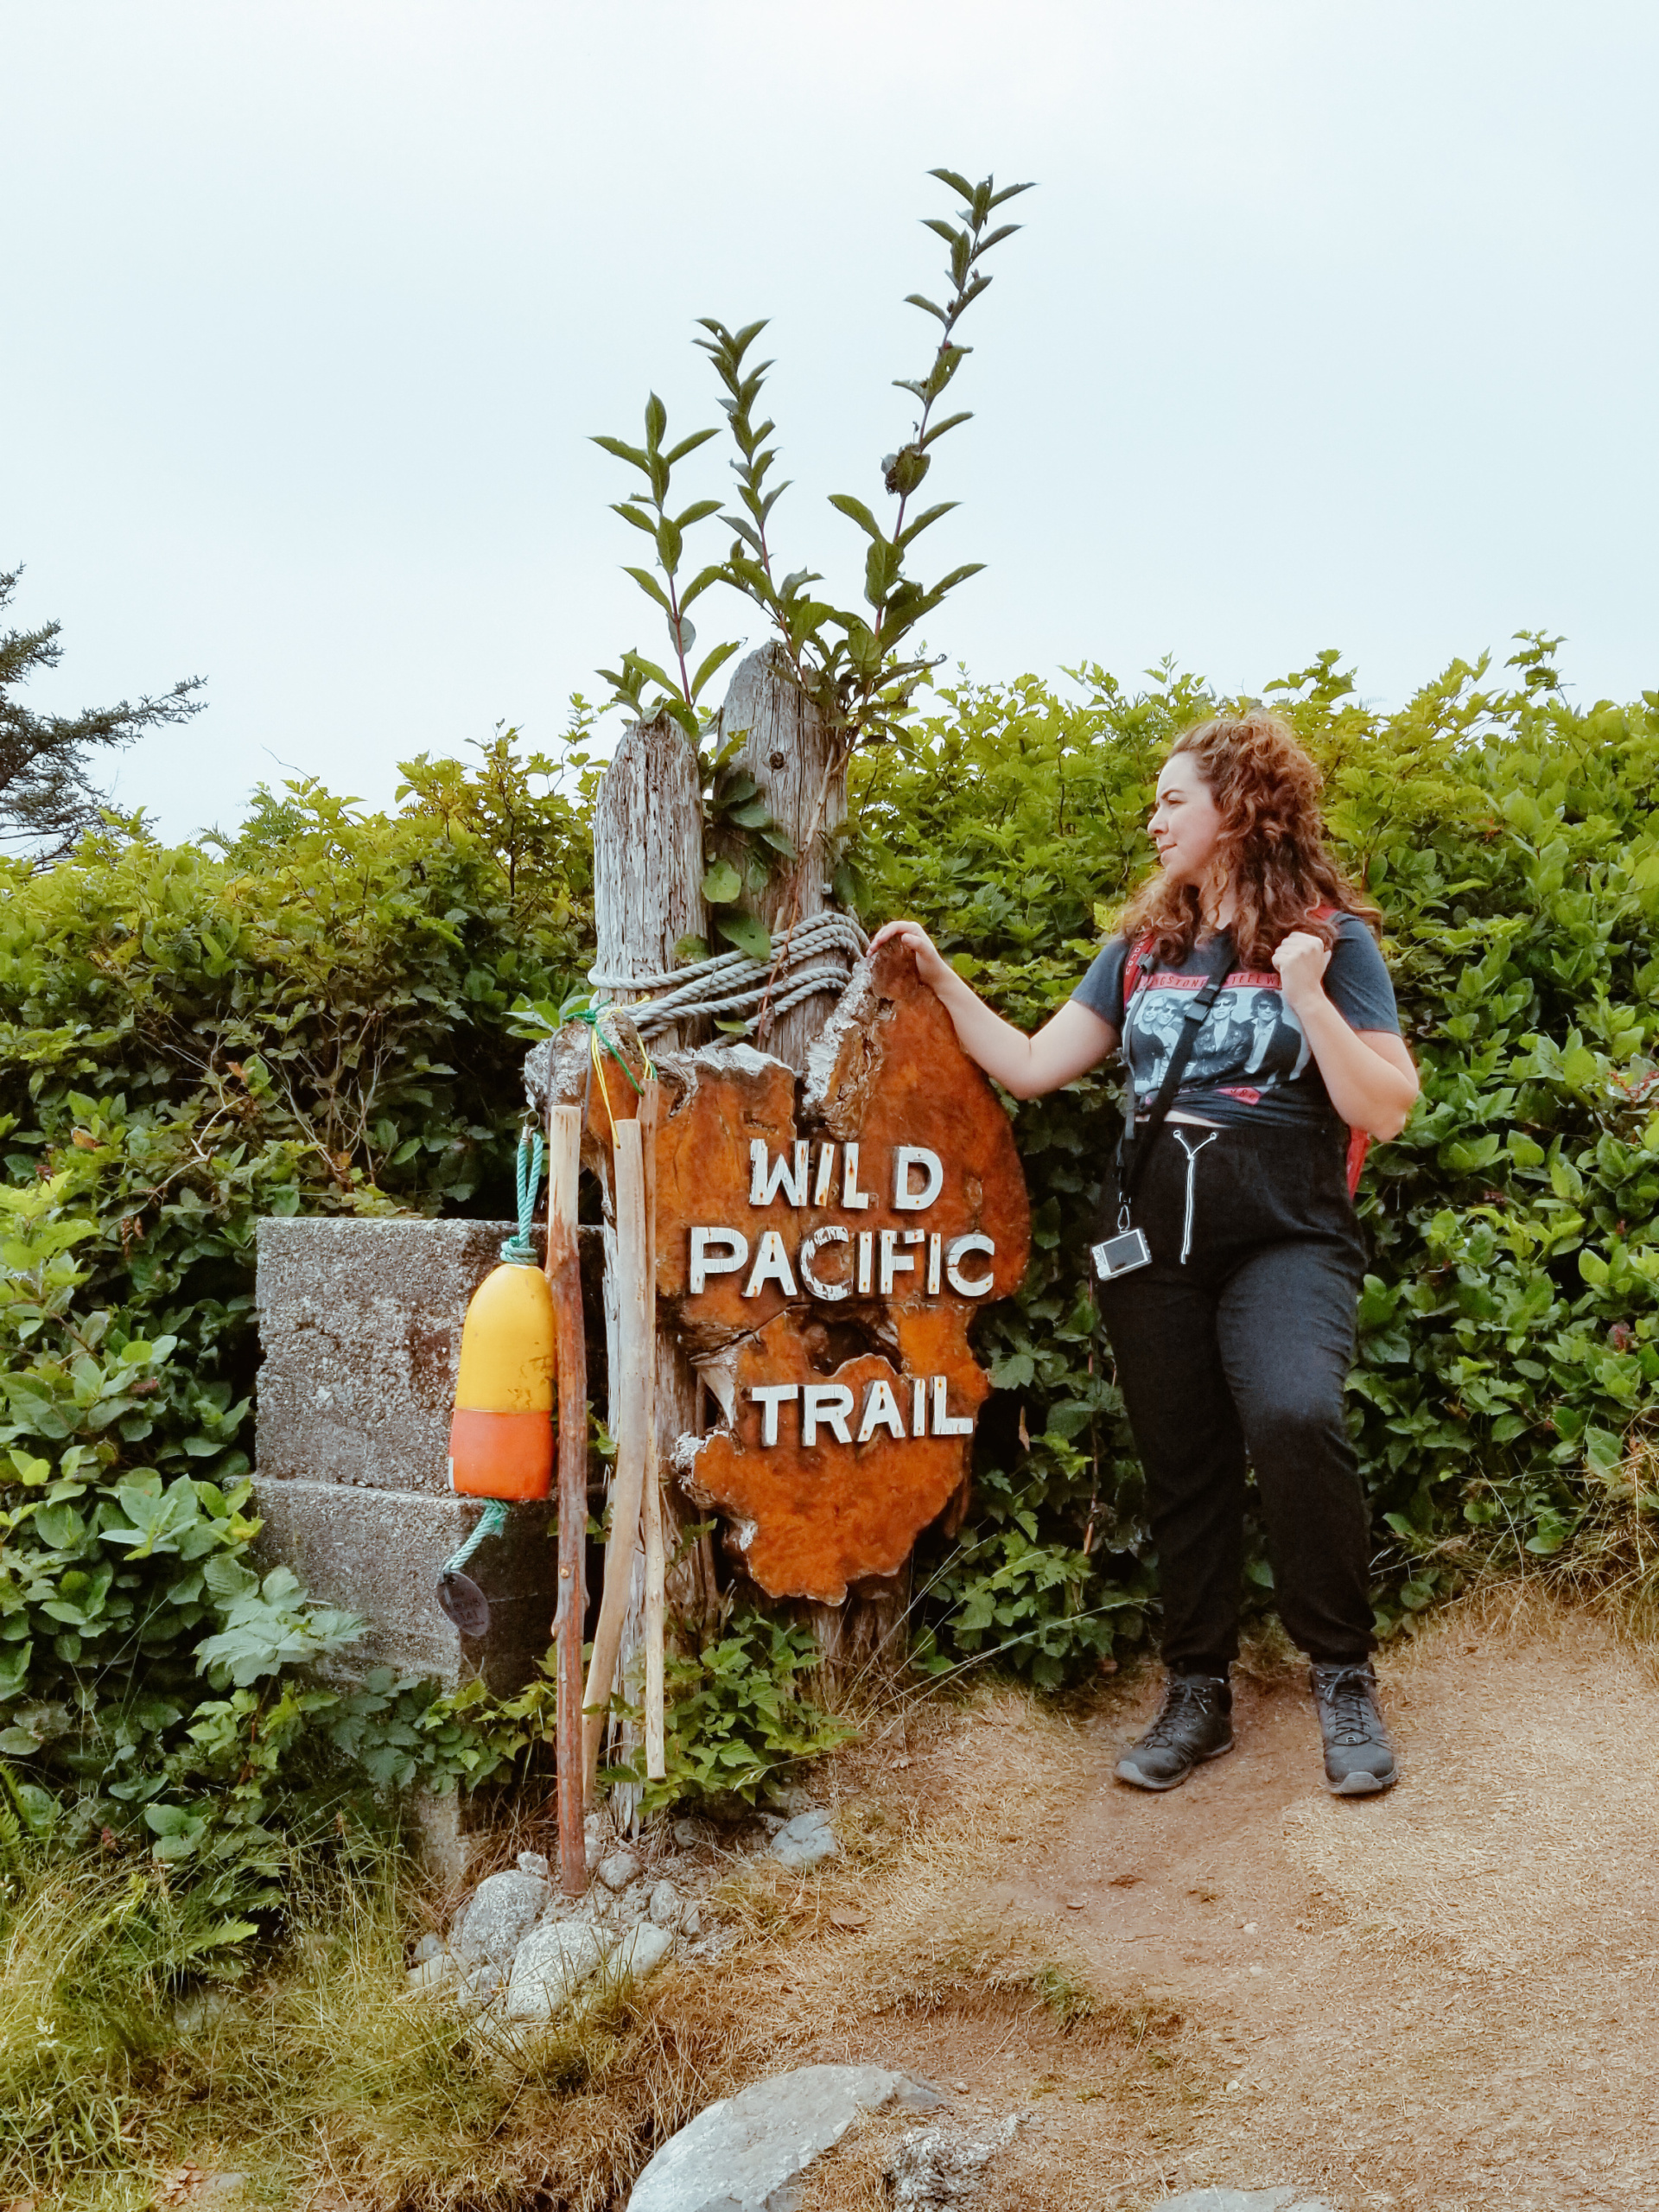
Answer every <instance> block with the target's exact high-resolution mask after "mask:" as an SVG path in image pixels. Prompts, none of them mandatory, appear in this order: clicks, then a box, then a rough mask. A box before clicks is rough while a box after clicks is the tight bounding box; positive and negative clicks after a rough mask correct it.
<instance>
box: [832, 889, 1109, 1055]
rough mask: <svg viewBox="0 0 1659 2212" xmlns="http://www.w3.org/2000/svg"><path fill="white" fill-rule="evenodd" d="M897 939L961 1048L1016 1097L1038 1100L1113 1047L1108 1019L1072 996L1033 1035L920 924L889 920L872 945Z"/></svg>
mask: <svg viewBox="0 0 1659 2212" xmlns="http://www.w3.org/2000/svg"><path fill="white" fill-rule="evenodd" d="M889 938H898V939H899V942H900V944H904V945H906V946H907V947H908V948H909V950H911V951H912V953H913V954H914V955H915V957H916V972H917V974H918V976H920V977H921V979H922V981H923V982H925V983H926V984H927V985H928V986H929V987H930V988H931V989H932V991H933V992H934V993H935V994H936V995H937V996H938V1001H939V1003H940V1004H941V1005H942V1006H943V1007H944V1010H945V1012H946V1013H947V1014H949V1015H950V1019H951V1020H952V1022H953V1023H954V1024H955V1025H956V1032H957V1037H958V1038H959V1039H960V1040H961V1043H962V1049H963V1052H966V1053H967V1055H968V1057H969V1059H970V1060H977V1061H978V1063H979V1065H980V1066H981V1067H982V1068H983V1069H984V1071H985V1072H986V1074H987V1075H989V1076H995V1078H996V1080H997V1081H998V1082H999V1083H1000V1084H1001V1085H1002V1088H1003V1089H1004V1090H1011V1091H1012V1092H1013V1093H1014V1096H1015V1097H1016V1098H1040V1097H1041V1096H1043V1094H1044V1092H1045V1091H1049V1090H1059V1089H1060V1088H1061V1086H1062V1085H1063V1084H1068V1083H1071V1082H1072V1081H1073V1080H1074V1079H1075V1078H1076V1077H1078V1076H1080V1075H1084V1074H1086V1073H1087V1072H1088V1071H1089V1070H1090V1068H1092V1067H1096V1066H1097V1065H1099V1063H1100V1062H1101V1061H1102V1060H1103V1059H1104V1058H1106V1057H1107V1055H1108V1054H1109V1053H1110V1052H1115V1051H1116V1049H1117V1032H1116V1029H1114V1028H1113V1027H1112V1025H1111V1023H1110V1022H1109V1021H1103V1020H1101V1018H1100V1016H1099V1015H1098V1014H1090V1011H1089V1009H1088V1007H1086V1006H1080V1005H1079V1004H1078V1003H1077V1000H1075V999H1070V1000H1068V1001H1066V1003H1065V1005H1064V1006H1063V1007H1061V1008H1060V1010H1059V1012H1058V1014H1056V1015H1055V1016H1054V1017H1053V1019H1052V1020H1050V1021H1046V1022H1045V1023H1044V1024H1043V1027H1041V1028H1040V1029H1039V1031H1038V1032H1037V1034H1036V1035H1035V1036H1034V1037H1027V1035H1026V1033H1024V1031H1023V1030H1020V1029H1016V1028H1015V1027H1014V1024H1013V1023H1012V1022H1011V1021H1004V1020H1003V1019H1002V1017H1001V1014H993V1013H992V1011H991V1009H990V1007H988V1006H987V1005H986V1003H985V1001H984V1000H983V999H982V998H981V997H980V996H979V995H978V994H977V993H976V992H975V991H974V990H972V989H970V988H969V985H968V984H966V983H965V982H963V979H962V977H961V976H958V975H957V971H956V969H954V968H953V967H951V965H950V963H949V961H947V960H946V959H945V958H944V957H943V955H942V954H941V953H940V951H939V950H938V946H937V945H936V944H934V943H933V940H932V939H931V938H930V937H929V936H928V934H927V931H925V929H924V928H923V927H922V925H921V924H920V923H919V922H889V923H888V924H887V926H886V928H885V929H880V930H878V931H876V934H875V938H874V944H872V948H871V949H872V950H874V945H877V944H885V943H886V942H887V940H888V939H889Z"/></svg>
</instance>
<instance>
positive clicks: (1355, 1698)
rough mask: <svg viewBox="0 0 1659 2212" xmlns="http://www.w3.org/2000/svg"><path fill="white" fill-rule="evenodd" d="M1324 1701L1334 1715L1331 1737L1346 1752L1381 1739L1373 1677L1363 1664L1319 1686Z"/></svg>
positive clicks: (1321, 1698) (1348, 1669) (1348, 1668)
mask: <svg viewBox="0 0 1659 2212" xmlns="http://www.w3.org/2000/svg"><path fill="white" fill-rule="evenodd" d="M1319 1698H1320V1701H1321V1702H1322V1703H1323V1704H1324V1705H1325V1707H1326V1709H1327V1711H1328V1712H1329V1713H1330V1715H1331V1738H1332V1742H1333V1743H1335V1744H1338V1745H1341V1746H1342V1748H1343V1749H1344V1751H1357V1749H1358V1748H1359V1746H1360V1745H1362V1744H1374V1743H1376V1740H1377V1726H1378V1720H1377V1712H1376V1706H1375V1704H1374V1703H1373V1702H1372V1698H1371V1678H1370V1674H1369V1673H1368V1672H1367V1671H1366V1669H1364V1668H1363V1667H1346V1668H1344V1669H1343V1671H1342V1673H1341V1674H1339V1675H1335V1676H1333V1677H1332V1679H1331V1680H1330V1681H1323V1682H1321V1683H1320V1685H1319Z"/></svg>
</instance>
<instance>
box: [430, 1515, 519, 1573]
mask: <svg viewBox="0 0 1659 2212" xmlns="http://www.w3.org/2000/svg"><path fill="white" fill-rule="evenodd" d="M506 1526H507V1507H506V1503H505V1499H502V1498H499V1497H493V1498H492V1499H491V1500H490V1502H489V1503H488V1504H487V1505H486V1507H485V1509H484V1510H483V1511H482V1513H480V1515H479V1516H478V1526H477V1527H476V1528H475V1529H474V1530H473V1533H472V1535H470V1536H468V1537H467V1541H466V1542H465V1543H464V1544H463V1545H462V1546H461V1549H460V1550H459V1551H458V1552H452V1553H451V1554H450V1555H449V1557H448V1559H447V1560H445V1561H444V1562H443V1565H442V1567H440V1568H439V1569H438V1572H439V1573H440V1574H459V1573H461V1568H462V1567H465V1566H466V1564H467V1560H469V1559H471V1557H472V1555H473V1554H474V1552H475V1551H476V1550H477V1549H478V1548H479V1546H480V1544H481V1543H482V1542H483V1541H484V1539H485V1537H486V1536H499V1535H503V1534H505V1529H506Z"/></svg>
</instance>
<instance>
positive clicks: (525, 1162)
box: [501, 1129, 542, 1268]
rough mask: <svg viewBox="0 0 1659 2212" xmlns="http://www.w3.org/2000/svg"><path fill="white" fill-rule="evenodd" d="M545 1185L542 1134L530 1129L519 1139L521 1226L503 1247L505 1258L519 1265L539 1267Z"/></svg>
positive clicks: (519, 1224)
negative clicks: (539, 1202) (540, 1197)
mask: <svg viewBox="0 0 1659 2212" xmlns="http://www.w3.org/2000/svg"><path fill="white" fill-rule="evenodd" d="M541 1187H542V1133H541V1131H540V1130H539V1129H526V1130H525V1131H524V1134H523V1135H521V1136H520V1138H519V1140H518V1228H517V1230H515V1231H514V1232H513V1234H512V1236H509V1237H508V1239H507V1241H506V1243H505V1244H504V1245H503V1246H502V1247H501V1257H502V1258H503V1259H504V1260H506V1261H509V1262H511V1263H512V1265H513V1266H515V1267H519V1268H537V1267H539V1266H540V1265H541V1255H539V1253H538V1252H537V1249H536V1241H535V1230H536V1193H537V1191H539V1190H540V1189H541Z"/></svg>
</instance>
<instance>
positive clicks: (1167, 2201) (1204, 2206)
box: [1153, 2189, 1332, 2212]
mask: <svg viewBox="0 0 1659 2212" xmlns="http://www.w3.org/2000/svg"><path fill="white" fill-rule="evenodd" d="M1153 2212H1332V2206H1330V2205H1329V2204H1327V2203H1326V2202H1325V2199H1324V2198H1323V2197H1322V2196H1304V2195H1303V2193H1302V2191H1301V2190H1300V2189H1189V2190H1186V2191H1185V2193H1184V2194H1183V2195H1182V2196H1160V2198H1159V2200H1158V2202H1157V2203H1156V2205H1155V2206H1154V2208H1153Z"/></svg>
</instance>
